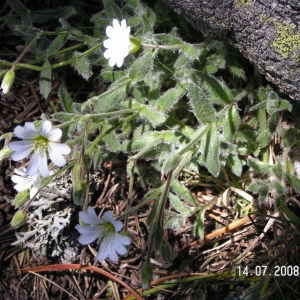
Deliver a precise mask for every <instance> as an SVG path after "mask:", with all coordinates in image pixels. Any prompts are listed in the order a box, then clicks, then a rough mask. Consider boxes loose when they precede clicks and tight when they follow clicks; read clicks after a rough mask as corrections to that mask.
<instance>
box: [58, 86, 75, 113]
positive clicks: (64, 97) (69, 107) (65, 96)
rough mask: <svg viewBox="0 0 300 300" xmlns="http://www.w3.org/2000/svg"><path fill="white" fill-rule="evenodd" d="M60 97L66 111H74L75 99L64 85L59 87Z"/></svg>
mask: <svg viewBox="0 0 300 300" xmlns="http://www.w3.org/2000/svg"><path fill="white" fill-rule="evenodd" d="M58 97H59V99H60V102H61V104H62V107H63V109H64V111H65V112H68V113H72V112H73V111H74V110H73V100H72V98H71V97H70V95H69V93H68V92H67V90H66V89H65V88H64V87H63V86H62V85H61V86H60V87H59V91H58Z"/></svg>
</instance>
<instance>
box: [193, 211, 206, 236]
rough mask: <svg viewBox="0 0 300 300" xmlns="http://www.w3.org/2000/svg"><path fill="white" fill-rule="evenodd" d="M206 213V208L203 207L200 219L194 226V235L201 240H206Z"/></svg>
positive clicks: (198, 218)
mask: <svg viewBox="0 0 300 300" xmlns="http://www.w3.org/2000/svg"><path fill="white" fill-rule="evenodd" d="M205 211H206V207H205V206H204V205H203V209H202V210H201V212H200V213H199V214H198V217H197V219H196V222H195V225H194V230H193V233H194V235H197V236H199V237H200V239H203V238H204V220H205Z"/></svg>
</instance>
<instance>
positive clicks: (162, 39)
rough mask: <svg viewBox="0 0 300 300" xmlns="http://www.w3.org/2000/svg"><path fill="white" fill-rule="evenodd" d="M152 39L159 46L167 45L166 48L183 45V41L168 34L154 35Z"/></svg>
mask: <svg viewBox="0 0 300 300" xmlns="http://www.w3.org/2000/svg"><path fill="white" fill-rule="evenodd" d="M154 38H155V39H156V40H157V42H159V43H160V44H163V45H167V46H175V45H182V47H183V45H184V43H183V41H182V40H181V39H180V38H179V37H174V36H172V35H169V34H165V33H160V34H155V35H154Z"/></svg>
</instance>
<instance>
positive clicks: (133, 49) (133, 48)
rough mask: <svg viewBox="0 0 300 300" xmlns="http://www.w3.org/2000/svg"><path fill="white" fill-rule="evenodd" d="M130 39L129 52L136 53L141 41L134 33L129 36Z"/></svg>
mask: <svg viewBox="0 0 300 300" xmlns="http://www.w3.org/2000/svg"><path fill="white" fill-rule="evenodd" d="M129 40H130V46H129V53H135V52H137V51H139V49H140V47H141V42H140V41H139V40H138V39H136V38H135V37H134V36H133V35H130V36H129Z"/></svg>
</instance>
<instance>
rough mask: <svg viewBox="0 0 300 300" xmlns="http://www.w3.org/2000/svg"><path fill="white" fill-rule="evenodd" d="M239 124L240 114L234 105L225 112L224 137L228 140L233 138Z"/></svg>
mask: <svg viewBox="0 0 300 300" xmlns="http://www.w3.org/2000/svg"><path fill="white" fill-rule="evenodd" d="M238 125H239V114H238V111H237V109H236V107H235V106H234V105H232V106H231V107H230V108H229V109H228V110H227V111H226V114H225V117H224V121H223V129H224V137H225V141H226V142H230V141H231V140H232V139H233V136H234V134H235V133H236V131H237V129H238Z"/></svg>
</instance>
